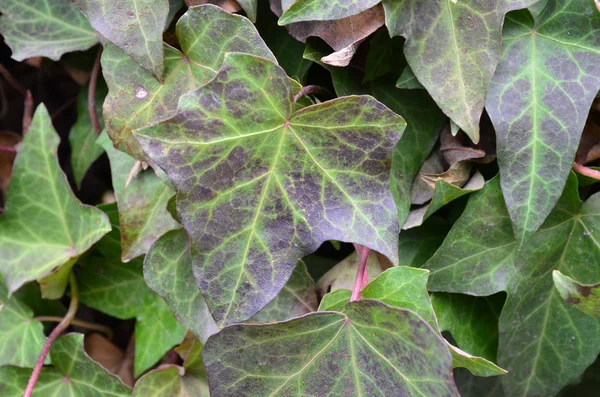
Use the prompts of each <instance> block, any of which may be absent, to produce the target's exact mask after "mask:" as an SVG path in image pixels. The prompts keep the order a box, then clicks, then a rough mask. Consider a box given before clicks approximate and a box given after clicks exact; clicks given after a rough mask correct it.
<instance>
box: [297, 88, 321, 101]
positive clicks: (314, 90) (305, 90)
mask: <svg viewBox="0 0 600 397" xmlns="http://www.w3.org/2000/svg"><path fill="white" fill-rule="evenodd" d="M324 91H325V88H323V87H320V86H318V85H307V86H306V87H302V89H301V90H300V92H298V93H297V94H296V95H294V102H298V100H299V99H300V98H302V97H303V96H306V95H308V94H318V93H320V92H324Z"/></svg>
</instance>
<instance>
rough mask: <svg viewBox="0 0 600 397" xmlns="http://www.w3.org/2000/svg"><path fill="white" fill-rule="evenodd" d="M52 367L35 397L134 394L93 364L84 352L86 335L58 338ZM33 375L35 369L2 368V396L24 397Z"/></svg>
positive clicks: (46, 369) (43, 375)
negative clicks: (28, 382) (32, 370)
mask: <svg viewBox="0 0 600 397" xmlns="http://www.w3.org/2000/svg"><path fill="white" fill-rule="evenodd" d="M50 356H51V357H52V365H53V366H52V367H44V369H43V370H42V373H41V375H40V378H39V379H38V381H37V384H36V386H35V389H34V392H33V397H46V396H61V397H82V396H85V397H106V396H114V397H126V396H129V395H131V390H129V388H127V386H125V385H124V384H123V383H121V381H120V380H119V378H117V377H115V376H112V375H110V374H109V373H108V372H106V370H105V369H104V368H102V367H101V366H100V364H98V363H96V362H94V361H92V360H91V359H90V358H89V356H88V355H87V354H86V353H85V351H84V350H83V335H82V334H70V335H65V336H62V337H60V338H58V339H57V340H56V341H55V342H54V344H53V345H52V349H51V350H50ZM30 376H31V369H29V368H19V367H9V366H7V367H0V395H2V397H21V396H22V395H23V392H24V391H25V387H26V386H27V381H28V380H29V377H30Z"/></svg>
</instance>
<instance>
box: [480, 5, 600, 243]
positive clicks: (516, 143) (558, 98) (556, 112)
mask: <svg viewBox="0 0 600 397" xmlns="http://www.w3.org/2000/svg"><path fill="white" fill-rule="evenodd" d="M598 37H600V13H598V12H597V11H596V10H594V9H593V5H592V4H590V3H589V2H586V1H582V0H575V1H570V0H558V1H550V2H548V3H547V6H546V7H545V8H544V9H543V11H542V12H541V13H540V14H539V15H538V16H537V18H536V19H535V20H534V19H533V18H532V17H531V15H530V14H529V13H528V12H527V11H522V12H518V13H514V14H511V15H510V16H509V17H508V18H507V21H506V26H505V28H504V37H503V44H504V45H503V46H504V51H503V54H502V59H501V61H500V63H499V65H498V69H497V70H496V73H495V74H494V78H493V79H492V83H491V85H490V90H489V94H488V97H487V102H486V108H487V110H488V113H489V115H490V117H491V119H492V122H493V123H494V127H495V128H496V133H497V137H498V138H497V139H498V164H499V166H500V175H501V184H502V191H503V193H504V199H505V200H506V204H507V207H508V212H509V214H510V217H511V219H512V221H513V225H514V229H515V233H516V235H517V237H518V239H519V241H520V242H522V241H524V240H526V239H527V238H528V237H529V236H531V234H532V233H533V232H535V231H536V230H537V229H538V227H540V225H541V224H542V223H543V222H544V219H546V217H547V216H548V214H549V213H550V211H551V210H552V207H554V205H555V204H556V202H557V201H558V199H559V197H560V195H561V192H562V191H563V188H564V186H565V182H566V180H567V176H568V175H569V170H570V169H571V166H572V164H573V159H574V157H575V152H576V151H577V145H578V143H579V138H580V137H581V132H582V130H583V127H584V124H585V120H586V118H587V115H588V112H589V109H590V106H591V103H592V100H593V99H594V97H595V96H596V94H597V93H598V90H599V89H600V41H599V40H598Z"/></svg>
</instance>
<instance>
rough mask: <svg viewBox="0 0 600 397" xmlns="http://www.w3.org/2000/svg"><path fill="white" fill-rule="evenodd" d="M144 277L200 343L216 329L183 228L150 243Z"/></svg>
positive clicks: (188, 240) (217, 329)
mask: <svg viewBox="0 0 600 397" xmlns="http://www.w3.org/2000/svg"><path fill="white" fill-rule="evenodd" d="M144 279H145V280H146V284H147V285H148V287H150V289H152V290H153V291H154V292H156V293H157V294H158V295H159V296H160V297H161V298H163V299H164V300H165V302H166V303H167V306H168V307H169V309H170V310H171V312H172V313H173V315H175V317H177V319H178V320H179V322H181V323H182V324H183V325H185V326H186V327H188V328H189V329H190V331H192V332H193V333H194V334H195V335H196V336H197V337H198V338H199V339H200V341H201V342H202V343H204V342H206V340H207V339H208V337H209V336H211V335H212V334H214V333H216V332H218V331H219V328H218V327H217V325H216V324H215V321H214V320H213V318H212V316H211V314H210V311H209V310H208V307H207V306H206V303H205V302H204V298H203V297H202V294H201V292H200V289H198V286H197V285H196V278H195V277H194V274H193V273H192V258H191V256H190V239H189V237H188V235H187V233H186V232H185V231H184V230H182V229H179V230H173V231H170V232H168V233H166V234H165V235H164V236H162V237H161V238H160V239H158V241H156V243H154V245H152V248H150V251H149V252H148V255H146V259H145V260H144Z"/></svg>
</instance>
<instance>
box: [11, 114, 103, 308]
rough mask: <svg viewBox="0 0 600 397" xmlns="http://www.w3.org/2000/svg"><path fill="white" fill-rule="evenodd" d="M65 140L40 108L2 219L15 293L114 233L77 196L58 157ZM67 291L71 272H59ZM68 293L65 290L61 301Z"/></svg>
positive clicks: (17, 165)
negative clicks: (59, 148)
mask: <svg viewBox="0 0 600 397" xmlns="http://www.w3.org/2000/svg"><path fill="white" fill-rule="evenodd" d="M58 142H59V138H58V135H57V134H56V132H55V131H54V128H53V127H52V121H51V119H50V115H49V114H48V111H47V110H46V108H45V107H44V105H40V106H39V107H38V108H37V110H36V112H35V114H34V117H33V121H32V123H31V126H30V127H29V131H28V133H27V135H26V136H25V138H24V140H23V144H22V146H21V148H20V150H19V153H18V154H17V158H16V160H15V163H14V168H13V173H12V179H11V182H10V185H9V186H8V192H7V202H6V208H5V213H4V214H3V215H1V216H0V258H2V266H0V273H2V276H3V277H4V280H5V281H6V285H7V286H8V290H9V293H13V292H14V291H16V290H17V289H19V287H21V286H22V285H23V284H24V283H26V282H28V281H32V280H37V279H40V278H42V277H45V276H48V275H50V274H51V273H55V274H56V271H57V270H58V269H59V268H60V266H62V265H64V264H66V263H68V265H69V266H72V264H73V261H74V260H75V259H76V258H77V257H78V256H79V255H81V254H82V253H84V252H85V251H87V250H88V248H90V247H91V246H92V245H93V244H94V243H95V242H96V241H98V240H99V239H100V238H101V237H102V236H103V235H104V234H106V233H107V232H108V231H109V230H110V223H109V221H108V218H107V217H106V215H104V213H102V211H100V210H98V209H96V208H93V207H89V206H87V205H83V204H81V202H80V201H79V200H78V199H77V198H75V196H74V195H73V192H72V191H71V188H70V187H69V183H68V182H67V178H66V177H65V175H64V174H63V172H62V171H61V169H60V167H59V165H58V160H57V158H56V150H57V148H58ZM59 275H60V280H58V282H57V284H59V286H58V287H57V288H56V290H61V289H62V290H64V287H65V286H66V280H67V279H68V274H63V272H61V273H59ZM61 295H62V292H61V291H59V293H58V296H59V297H60V296H61Z"/></svg>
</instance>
